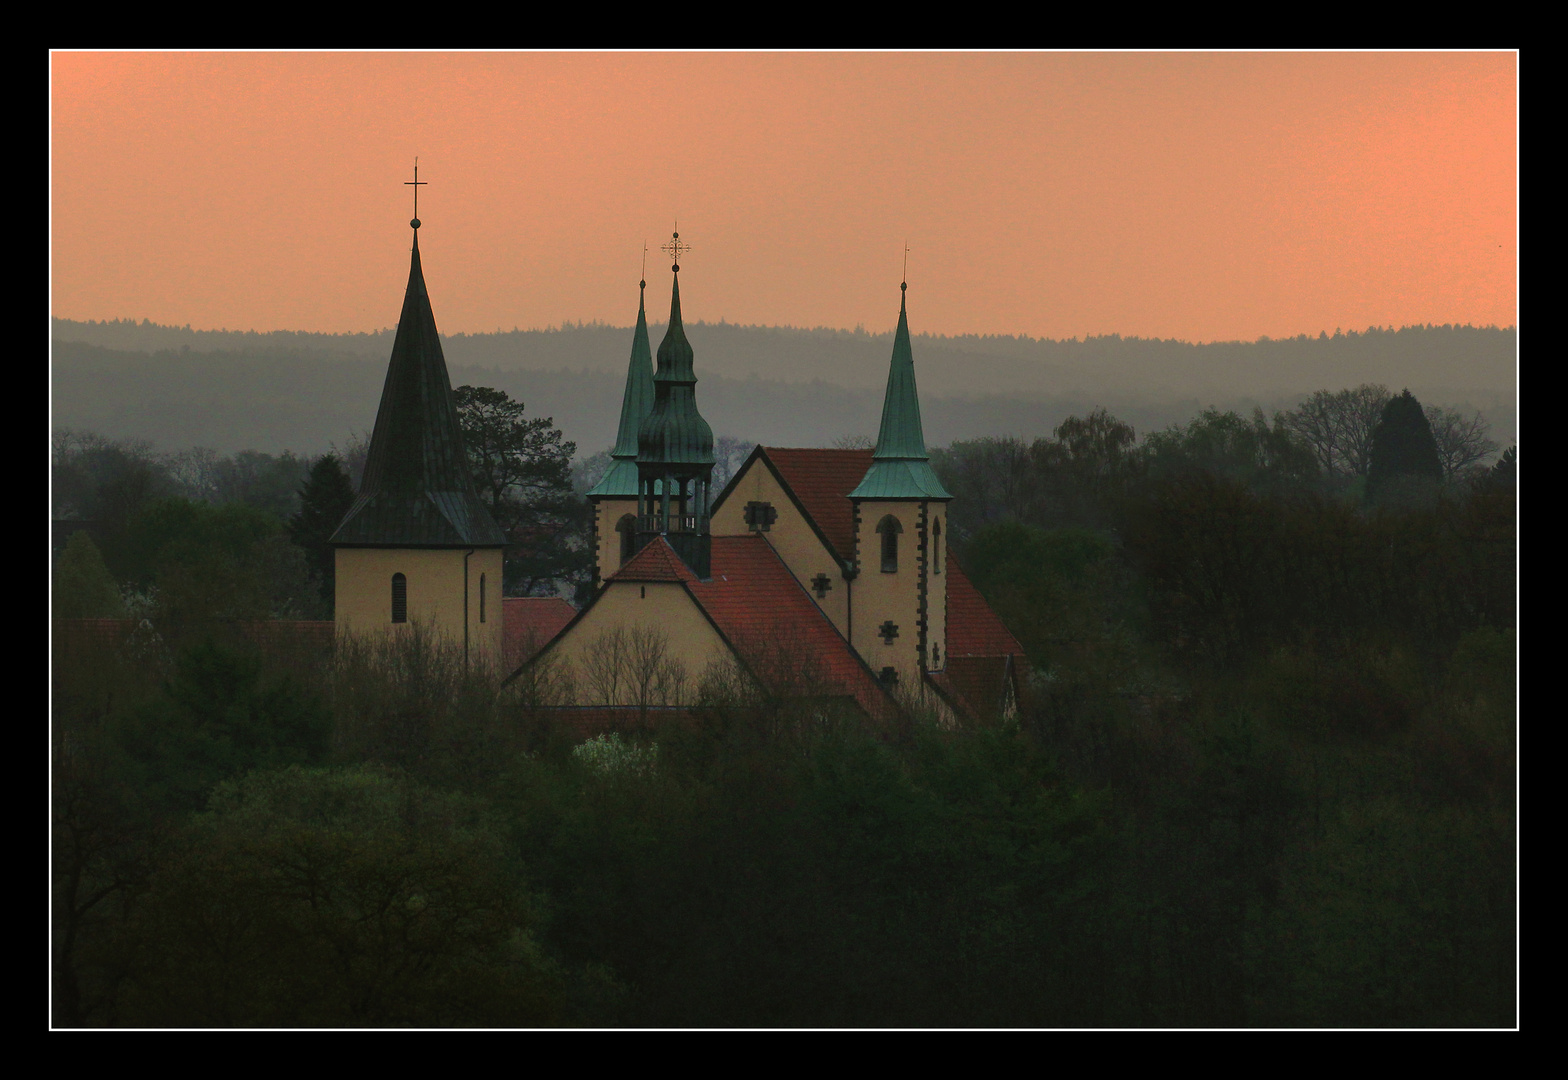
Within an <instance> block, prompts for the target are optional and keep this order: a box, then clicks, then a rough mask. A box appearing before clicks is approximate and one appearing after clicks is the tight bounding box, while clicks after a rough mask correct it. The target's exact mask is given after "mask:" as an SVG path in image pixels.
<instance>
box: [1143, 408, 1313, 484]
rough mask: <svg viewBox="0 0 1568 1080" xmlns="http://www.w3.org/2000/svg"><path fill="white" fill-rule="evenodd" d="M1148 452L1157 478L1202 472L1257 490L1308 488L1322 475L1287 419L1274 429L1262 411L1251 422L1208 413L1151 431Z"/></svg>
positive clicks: (1228, 414) (1280, 419)
mask: <svg viewBox="0 0 1568 1080" xmlns="http://www.w3.org/2000/svg"><path fill="white" fill-rule="evenodd" d="M1144 449H1145V453H1146V454H1147V456H1148V468H1149V469H1150V471H1151V472H1152V473H1154V474H1156V475H1161V474H1167V473H1171V472H1177V471H1201V472H1205V473H1208V474H1209V475H1211V476H1217V477H1225V478H1227V479H1231V480H1235V481H1238V482H1240V483H1242V484H1245V485H1247V486H1248V487H1251V488H1255V489H1264V490H1288V489H1292V488H1295V489H1300V488H1304V487H1310V486H1311V483H1312V481H1313V480H1314V479H1315V478H1316V476H1317V473H1318V464H1317V461H1316V460H1315V459H1314V457H1313V453H1312V450H1311V449H1310V447H1309V446H1308V445H1307V444H1306V443H1304V442H1303V441H1301V440H1300V439H1299V438H1298V437H1297V436H1296V434H1295V433H1294V431H1293V430H1292V429H1291V427H1290V426H1289V425H1288V424H1287V423H1286V422H1285V420H1284V419H1283V417H1276V418H1275V421H1274V423H1273V424H1272V425H1270V424H1269V422H1268V421H1267V420H1266V419H1264V416H1263V410H1262V409H1258V410H1255V411H1254V413H1253V416H1252V420H1251V421H1250V422H1249V421H1247V420H1244V419H1242V418H1241V417H1240V416H1238V415H1237V414H1236V413H1233V412H1226V413H1221V412H1218V411H1216V410H1214V409H1206V410H1204V412H1202V413H1201V414H1199V415H1198V416H1197V417H1196V418H1194V419H1193V420H1192V421H1191V422H1190V423H1188V424H1186V425H1176V426H1174V427H1172V428H1170V429H1168V430H1166V431H1159V432H1154V433H1151V434H1150V435H1149V437H1148V438H1147V439H1146V440H1145V444H1144Z"/></svg>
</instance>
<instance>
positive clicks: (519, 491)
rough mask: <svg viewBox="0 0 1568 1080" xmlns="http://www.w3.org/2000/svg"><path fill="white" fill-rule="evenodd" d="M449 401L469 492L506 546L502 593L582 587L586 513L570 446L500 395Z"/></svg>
mask: <svg viewBox="0 0 1568 1080" xmlns="http://www.w3.org/2000/svg"><path fill="white" fill-rule="evenodd" d="M453 397H454V398H455V400H456V402H457V415H458V421H459V423H460V424H461V425H462V429H463V443H464V446H465V447H466V449H467V452H468V462H469V465H470V467H471V468H472V470H473V473H474V482H475V486H476V487H477V488H478V489H479V493H480V497H481V498H483V499H484V501H485V503H486V505H488V506H489V508H490V512H491V514H492V515H493V516H494V517H495V520H496V524H498V525H500V526H501V530H502V531H503V532H504V533H505V534H506V536H507V539H508V540H509V541H510V543H509V545H508V547H507V549H506V562H505V589H506V592H507V593H508V594H509V595H512V596H537V595H549V594H553V593H556V592H558V591H559V590H560V588H561V587H562V586H566V587H569V588H576V587H577V586H579V585H580V584H582V583H584V582H586V581H588V580H589V578H590V577H591V575H592V568H593V551H592V544H591V542H590V538H589V537H588V535H587V534H588V531H589V530H591V528H592V513H591V508H590V507H589V506H588V504H587V503H586V502H585V501H584V500H583V499H582V498H580V497H579V496H578V495H577V494H576V492H575V491H574V490H573V486H572V455H573V454H575V453H576V452H577V444H576V443H573V442H569V441H567V440H566V439H565V438H564V436H563V435H562V434H561V432H560V431H558V430H557V429H556V427H555V424H554V422H553V421H552V420H551V419H550V418H549V417H533V418H531V419H530V418H527V417H525V416H524V405H523V402H521V401H513V400H512V398H511V396H510V395H508V394H507V393H505V392H504V391H501V390H494V389H491V388H489V387H484V386H459V387H458V388H457V389H456V390H454V391H453Z"/></svg>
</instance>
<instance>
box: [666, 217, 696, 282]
mask: <svg viewBox="0 0 1568 1080" xmlns="http://www.w3.org/2000/svg"><path fill="white" fill-rule="evenodd" d="M675 228H676V231H675V232H674V233H672V234H671V236H670V242H669V243H668V244H665V245H663V246H662V247H660V248H659V250H660V251H662V252H665V253H666V254H667V255H669V257H670V258H671V259H672V260H673V261H674V264H675V265H673V266H671V267H670V269H671V270H675V271H679V270H680V268H681V255H682V254H683V253H685V252H688V251H690V250H691V245H690V244H685V243H682V242H681V234H680V225H679V224H678V223H677V225H676V227H675Z"/></svg>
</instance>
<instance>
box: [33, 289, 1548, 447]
mask: <svg viewBox="0 0 1568 1080" xmlns="http://www.w3.org/2000/svg"><path fill="white" fill-rule="evenodd" d="M663 332H664V327H663V326H662V325H661V324H654V325H652V326H650V334H651V336H652V338H653V340H654V342H658V341H659V339H660V338H661V337H662V335H663ZM687 335H688V337H689V338H690V339H691V342H692V346H693V348H694V349H695V351H696V354H697V363H698V374H699V376H700V378H701V379H702V383H701V387H702V389H701V396H702V403H703V410H704V413H705V415H707V416H708V418H709V420H710V422H712V423H713V425H714V427H715V429H716V430H719V431H725V432H731V433H734V434H736V435H741V436H744V437H746V438H750V439H759V440H763V441H768V442H773V443H775V444H784V445H806V446H809V445H823V444H825V443H827V442H829V441H831V440H832V439H834V438H836V437H838V436H840V435H845V434H874V433H875V430H876V425H877V416H878V412H879V409H880V404H881V392H882V388H883V385H884V383H885V380H886V378H887V362H888V355H889V352H890V350H891V348H892V334H891V332H887V333H881V334H870V333H866V332H864V331H863V330H856V331H846V330H830V329H793V328H776V327H754V326H736V325H733V324H728V323H701V322H696V323H691V324H688V326H687ZM392 337H393V331H392V330H390V329H388V330H381V331H377V332H375V333H362V334H310V333H297V332H292V331H278V332H272V333H264V334H263V333H255V332H248V331H247V332H240V331H224V330H217V331H198V330H191V329H188V328H182V327H170V326H159V325H156V324H153V323H148V322H141V323H138V322H135V321H134V320H123V321H111V322H75V321H71V320H66V319H56V320H54V341H55V348H54V353H53V377H54V381H53V386H54V410H55V414H54V424H55V426H57V427H76V428H90V429H92V430H97V431H100V432H102V433H103V434H106V435H110V436H112V437H135V438H146V439H149V440H151V441H152V442H153V443H155V444H157V445H160V446H166V447H169V448H177V447H179V446H189V445H194V444H201V445H208V446H212V447H214V448H215V449H218V450H220V451H229V452H232V451H233V450H237V449H244V448H254V449H261V450H270V451H274V452H275V451H276V450H280V449H283V448H285V447H288V448H292V449H295V450H297V451H300V452H315V451H319V450H322V449H325V448H326V446H327V444H328V443H330V442H332V441H335V440H336V441H339V442H341V441H342V440H343V439H344V438H346V437H347V436H348V434H349V433H350V432H351V431H353V430H363V429H367V428H368V427H369V426H370V425H371V423H372V422H373V421H374V416H375V407H376V403H377V402H378V401H379V399H380V391H381V381H382V379H383V378H384V376H385V365H386V360H387V357H388V356H389V355H390V353H391V349H392ZM1516 342H1517V334H1516V333H1515V331H1514V330H1513V329H1497V328H1477V327H1453V326H1446V327H1407V328H1404V329H1401V330H1397V331H1392V330H1377V329H1373V330H1368V331H1364V332H1351V333H1344V334H1335V335H1333V336H1329V335H1322V336H1319V337H1307V336H1302V337H1297V338H1291V339H1286V340H1261V341H1256V342H1229V343H1216V344H1208V345H1193V344H1190V343H1185V342H1178V341H1158V340H1152V339H1139V338H1121V337H1116V336H1108V337H1096V338H1089V339H1087V340H1083V341H1078V340H1068V341H1052V340H1041V339H1033V338H1023V337H1006V336H986V337H981V336H965V337H940V336H932V335H918V336H917V337H916V338H915V341H914V348H915V362H916V367H917V370H918V372H919V381H920V390H921V400H922V405H923V406H924V412H925V418H926V433H927V437H928V439H929V440H930V441H931V442H932V444H933V445H941V444H944V443H946V442H948V441H950V440H952V439H959V438H972V437H975V436H979V435H1000V434H1013V435H1020V436H1025V437H1033V436H1035V435H1038V434H1044V433H1048V432H1049V431H1050V430H1051V428H1052V427H1054V426H1055V425H1056V424H1057V423H1060V421H1061V420H1062V419H1063V418H1065V417H1066V416H1067V415H1069V414H1071V413H1074V412H1081V411H1084V410H1086V409H1089V408H1093V407H1095V406H1100V405H1103V406H1105V407H1107V408H1109V409H1111V410H1112V411H1113V412H1115V413H1117V415H1120V416H1122V417H1123V418H1124V419H1127V420H1129V421H1130V422H1132V423H1133V424H1134V425H1135V426H1136V427H1137V428H1138V429H1139V431H1140V432H1142V431H1146V430H1149V429H1150V428H1151V427H1161V426H1164V425H1165V424H1169V423H1174V422H1178V421H1184V420H1186V419H1188V418H1189V417H1190V416H1191V415H1192V413H1193V412H1194V411H1196V409H1198V408H1202V407H1203V406H1206V405H1216V406H1218V407H1220V408H1236V407H1244V408H1250V406H1251V405H1252V404H1258V405H1262V406H1263V407H1265V408H1266V409H1268V408H1274V407H1284V406H1288V405H1290V404H1293V403H1294V402H1295V401H1296V400H1298V399H1299V398H1300V397H1301V396H1303V395H1305V394H1307V393H1310V392H1311V391H1313V390H1317V389H1322V388H1327V389H1338V388H1341V387H1345V386H1354V385H1358V384H1360V383H1363V382H1380V383H1385V384H1387V385H1389V386H1391V387H1396V388H1402V387H1409V388H1410V389H1411V390H1412V391H1414V392H1415V393H1416V394H1417V395H1418V396H1420V397H1421V398H1422V399H1423V400H1431V401H1433V402H1436V403H1440V404H1448V405H1465V406H1470V407H1474V408H1479V409H1481V410H1482V411H1483V412H1484V413H1485V414H1486V415H1487V417H1488V418H1489V419H1490V420H1491V422H1492V425H1493V430H1494V432H1496V433H1498V434H1499V435H1502V436H1503V437H1505V438H1507V437H1510V436H1511V433H1512V429H1513V423H1514V417H1513V399H1514V393H1515V367H1516ZM444 343H445V350H446V357H447V362H448V364H449V366H450V367H451V370H452V379H453V382H454V384H459V383H462V382H472V383H476V384H483V385H492V386H497V387H499V388H502V389H506V390H507V391H508V392H509V393H512V394H513V396H515V397H520V398H522V399H523V400H525V401H526V402H527V403H528V404H529V407H530V410H531V411H535V412H537V413H538V414H541V415H553V416H554V417H555V418H556V422H557V424H558V425H559V426H560V427H561V428H562V429H563V430H564V431H565V432H566V434H567V437H568V438H572V439H575V440H576V441H578V442H579V444H580V445H581V447H582V449H583V450H584V451H585V452H587V451H591V450H592V449H597V448H599V447H600V446H602V445H604V444H607V443H608V442H610V441H611V440H612V439H613V436H614V427H615V418H616V415H617V410H618V409H619V407H620V398H621V382H620V380H621V375H622V373H623V372H624V371H625V364H626V358H627V355H628V352H629V350H630V345H631V329H630V328H629V327H615V326H609V325H606V324H602V323H599V324H577V325H567V326H564V327H561V328H555V329H549V330H514V331H509V332H498V333H494V334H453V335H449V336H446V337H445V338H444Z"/></svg>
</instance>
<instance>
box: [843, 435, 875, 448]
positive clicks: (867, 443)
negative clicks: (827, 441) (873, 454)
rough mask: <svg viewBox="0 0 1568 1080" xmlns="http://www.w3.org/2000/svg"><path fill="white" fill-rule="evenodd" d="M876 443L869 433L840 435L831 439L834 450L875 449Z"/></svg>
mask: <svg viewBox="0 0 1568 1080" xmlns="http://www.w3.org/2000/svg"><path fill="white" fill-rule="evenodd" d="M876 445H877V442H876V440H875V439H873V438H872V437H871V436H870V435H840V436H839V437H838V438H836V439H834V440H833V449H835V450H875V449H876Z"/></svg>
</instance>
